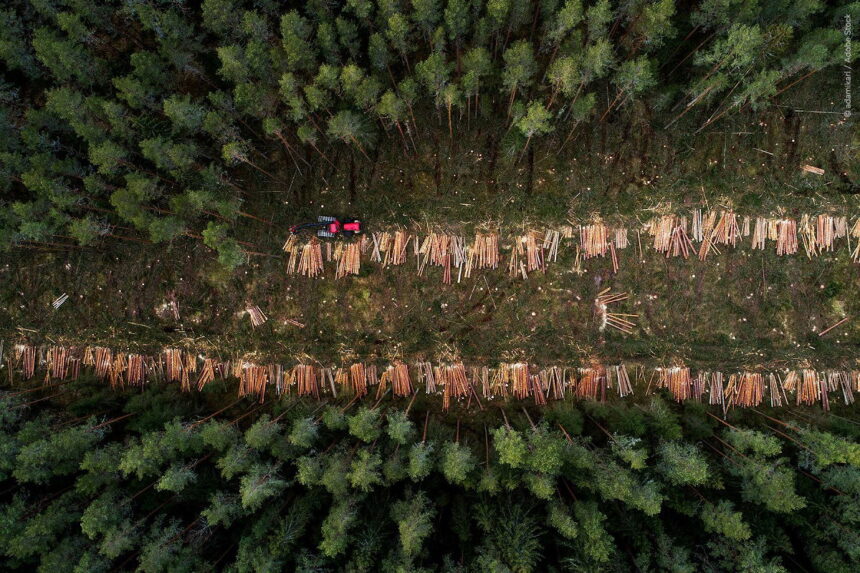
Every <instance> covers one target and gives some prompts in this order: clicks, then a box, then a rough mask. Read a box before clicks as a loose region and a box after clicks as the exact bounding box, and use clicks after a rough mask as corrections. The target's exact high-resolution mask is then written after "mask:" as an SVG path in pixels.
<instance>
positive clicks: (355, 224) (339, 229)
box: [290, 215, 361, 237]
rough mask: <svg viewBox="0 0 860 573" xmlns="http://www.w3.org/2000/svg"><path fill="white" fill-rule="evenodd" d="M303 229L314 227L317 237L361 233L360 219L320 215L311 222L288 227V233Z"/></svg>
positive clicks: (349, 235) (347, 235)
mask: <svg viewBox="0 0 860 573" xmlns="http://www.w3.org/2000/svg"><path fill="white" fill-rule="evenodd" d="M305 229H316V232H317V236H318V237H337V236H338V235H343V236H344V237H351V236H353V235H357V234H359V233H361V221H359V220H358V219H343V220H340V219H337V218H335V217H326V216H324V215H320V216H319V217H317V220H316V221H315V222H312V223H302V224H300V225H293V226H292V227H290V233H292V234H294V235H295V234H296V233H298V232H300V231H303V230H305Z"/></svg>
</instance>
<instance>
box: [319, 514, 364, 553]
mask: <svg viewBox="0 0 860 573" xmlns="http://www.w3.org/2000/svg"><path fill="white" fill-rule="evenodd" d="M356 517H357V515H356V512H355V509H354V508H353V507H352V505H351V504H350V503H349V502H346V501H342V502H339V503H337V504H336V505H333V506H332V508H331V511H330V512H329V514H328V516H327V517H326V518H325V521H323V524H322V541H321V542H320V551H322V552H323V555H326V556H327V557H337V556H338V555H340V554H341V553H343V552H344V551H346V548H347V546H348V544H349V537H348V533H349V529H350V527H352V525H353V523H354V522H355V521H356Z"/></svg>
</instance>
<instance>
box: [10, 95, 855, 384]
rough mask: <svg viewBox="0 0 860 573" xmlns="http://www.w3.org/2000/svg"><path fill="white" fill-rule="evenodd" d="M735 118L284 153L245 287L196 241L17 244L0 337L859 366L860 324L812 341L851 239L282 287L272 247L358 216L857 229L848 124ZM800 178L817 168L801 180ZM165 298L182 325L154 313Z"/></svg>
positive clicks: (245, 350)
mask: <svg viewBox="0 0 860 573" xmlns="http://www.w3.org/2000/svg"><path fill="white" fill-rule="evenodd" d="M631 117H634V118H635V117H637V116H636V114H631ZM743 117H744V118H745V119H743V120H742V119H728V120H726V121H724V122H722V126H721V128H720V129H719V130H716V131H713V130H712V131H708V132H706V133H702V134H701V135H699V136H695V137H693V138H680V136H678V137H674V136H672V135H671V133H674V132H665V131H660V132H655V131H653V130H652V129H650V128H648V122H647V121H645V118H642V120H633V121H631V122H630V123H626V124H624V125H608V124H599V125H598V126H597V127H596V128H594V129H593V130H592V129H589V130H585V129H583V130H582V132H581V133H577V134H574V137H573V138H572V139H571V141H570V143H568V144H567V145H566V146H565V148H563V149H560V150H551V149H546V148H542V147H539V146H538V145H534V144H533V145H532V146H531V147H530V148H529V149H528V150H526V151H525V152H523V151H522V150H513V151H511V150H507V149H506V148H505V141H504V140H502V141H498V140H494V138H493V137H492V136H487V135H485V134H484V133H482V130H481V126H480V122H478V121H472V122H470V124H471V125H469V127H468V133H469V134H471V135H470V136H468V137H466V136H463V137H460V136H459V135H458V136H457V137H455V138H454V139H453V140H449V139H448V137H447V134H445V135H446V137H444V138H443V139H437V138H436V137H438V136H439V134H440V133H444V130H442V131H440V130H439V129H437V127H438V126H432V128H433V129H428V133H426V134H416V136H419V135H420V136H421V137H416V138H414V139H417V140H418V141H420V142H421V143H420V144H419V145H418V149H417V153H416V152H415V150H412V151H409V152H407V151H406V150H404V149H403V148H402V146H401V145H399V139H398V140H395V139H391V140H389V141H388V142H387V144H385V143H384V142H383V144H380V145H379V146H377V147H376V150H377V151H376V153H375V154H374V155H373V156H372V157H371V158H370V161H368V159H366V158H364V157H362V156H361V155H360V154H358V153H351V152H349V151H348V150H346V149H342V150H338V152H337V153H335V154H331V151H330V154H331V156H330V157H329V159H330V160H331V162H332V164H333V165H328V164H327V163H325V162H323V161H320V160H319V158H317V159H316V160H315V161H314V162H313V165H314V166H315V168H317V169H316V170H315V171H313V172H309V171H308V170H307V167H306V166H305V165H304V164H300V165H299V167H300V168H301V169H302V172H301V173H299V172H298V170H297V169H296V168H295V166H294V165H293V163H292V162H290V161H289V159H288V158H287V157H284V159H283V161H282V162H281V165H282V169H281V170H280V171H279V172H277V173H276V176H277V179H278V180H277V181H273V180H271V179H267V178H260V177H257V175H256V174H255V173H253V172H249V173H248V181H247V188H248V189H254V191H253V192H249V194H248V197H247V198H246V204H245V206H244V207H243V208H244V209H245V210H246V211H249V212H251V213H254V214H256V215H257V216H259V217H261V218H265V219H268V220H269V223H268V224H266V223H265V222H261V221H255V220H246V221H245V222H244V223H243V225H244V226H243V227H241V228H240V232H239V236H240V238H241V239H243V240H245V241H247V242H249V243H252V244H253V246H252V247H249V248H251V249H252V250H254V251H257V252H260V253H264V255H255V256H252V257H251V259H250V264H248V265H246V266H244V267H241V268H240V269H239V270H238V271H237V272H234V273H226V272H224V271H223V270H221V269H219V268H218V266H217V264H215V262H214V260H213V257H212V255H211V252H210V251H209V250H208V249H207V248H206V247H204V246H203V245H202V244H201V243H200V242H197V241H192V240H190V239H182V240H178V241H175V242H174V243H172V244H169V245H140V244H133V245H124V244H115V243H114V244H111V245H110V246H109V248H108V249H107V251H105V250H103V249H99V251H98V254H97V255H96V253H95V252H94V251H93V250H92V249H80V250H74V251H69V252H65V253H52V254H41V253H40V254H34V253H33V252H31V251H17V252H13V253H11V254H10V255H8V256H4V260H5V264H4V265H3V267H2V268H0V274H2V277H3V278H2V281H0V282H2V285H3V286H2V288H0V307H2V308H0V331H2V332H3V333H4V334H3V338H6V339H9V338H16V337H17V338H20V337H25V338H30V339H33V340H36V341H66V342H68V343H73V344H84V343H91V344H96V343H101V344H106V345H110V346H112V347H121V348H129V349H132V348H136V349H152V348H157V347H160V346H163V345H180V346H187V347H196V348H200V349H201V350H206V351H208V352H213V353H214V352H217V353H220V354H222V355H237V354H240V355H244V356H247V357H254V356H256V357H260V358H263V357H265V358H269V359H277V358H280V359H284V358H289V357H297V356H302V355H309V356H311V357H314V358H316V359H318V360H321V361H327V362H329V363H337V362H339V361H341V360H348V359H350V358H353V357H358V358H361V359H372V358H374V357H377V358H381V359H392V358H395V357H402V358H408V359H417V358H425V359H438V358H449V357H450V358H459V359H462V360H465V361H477V362H483V363H495V362H499V361H514V360H524V361H529V362H533V363H537V364H556V363H570V362H571V361H574V362H575V361H587V360H591V359H604V360H607V361H610V362H612V361H614V362H617V361H620V360H624V361H633V362H643V363H649V364H652V365H660V364H668V363H671V362H673V361H676V360H680V361H683V362H684V363H686V364H688V365H690V366H693V367H699V368H726V369H740V368H750V369H752V368H759V367H764V368H780V367H783V366H788V365H791V366H798V365H801V364H804V363H806V362H809V363H810V364H814V365H816V366H819V367H822V368H827V367H836V366H838V365H843V364H846V363H848V362H851V363H853V362H854V361H855V359H856V356H857V352H856V351H857V348H858V345H860V321H849V322H848V323H846V324H845V325H843V326H842V327H840V328H839V329H838V330H836V331H834V332H832V333H830V334H829V335H828V336H827V337H823V338H822V337H819V336H818V334H817V332H820V331H821V330H823V329H824V328H826V327H827V326H829V325H831V324H833V323H835V322H837V321H838V320H839V319H841V318H842V317H844V316H858V313H860V301H858V300H857V298H856V296H853V294H852V293H856V292H858V290H857V289H858V287H860V277H858V272H857V269H858V267H857V265H856V264H854V263H852V262H851V257H850V253H849V252H848V248H847V245H846V244H845V243H844V241H842V242H841V243H840V247H839V249H837V250H836V251H834V252H831V253H825V254H823V255H821V256H818V257H815V258H812V259H808V258H807V257H805V256H804V255H803V254H802V252H800V253H798V254H797V255H795V256H789V257H778V256H777V255H776V253H775V252H774V249H773V246H772V243H770V244H769V245H768V248H767V249H766V250H764V251H752V250H750V249H749V246H748V244H747V243H748V241H749V239H748V238H747V239H746V241H745V244H744V245H743V246H739V247H737V248H735V249H726V250H724V251H723V252H722V253H721V254H718V255H711V256H710V257H709V258H708V260H707V261H704V262H702V261H699V260H697V259H695V257H692V258H691V259H690V260H682V259H667V258H665V257H664V256H662V255H660V254H658V253H655V252H654V251H653V250H652V249H650V247H647V246H646V248H645V249H644V250H643V253H642V255H641V258H640V255H639V253H638V248H637V245H636V239H635V235H633V236H632V237H631V246H630V247H629V248H628V249H627V250H625V251H620V252H619V262H620V270H619V272H618V273H617V275H614V274H613V273H612V267H611V263H610V261H609V260H608V259H595V260H589V261H586V262H585V263H584V269H585V272H584V273H581V274H580V273H576V272H574V271H573V261H574V253H573V250H572V248H564V247H562V248H561V250H560V252H559V258H558V262H557V263H554V264H551V265H550V266H549V268H548V270H547V272H546V273H545V274H540V273H535V274H532V275H531V276H530V277H529V279H528V280H526V281H524V280H522V279H519V278H511V277H509V276H508V274H507V272H506V269H504V268H503V266H504V263H505V261H506V258H505V254H506V253H504V252H503V253H502V264H501V265H500V268H499V269H498V270H495V271H479V272H476V273H475V274H474V276H473V277H472V278H470V279H464V280H463V282H462V283H460V284H457V283H456V280H455V283H454V284H452V285H443V284H442V283H441V272H440V271H439V269H429V270H428V271H426V272H425V274H424V276H417V273H416V269H415V262H414V260H412V261H409V262H408V263H407V264H406V265H404V267H402V268H397V269H387V270H385V271H382V270H380V267H379V265H377V264H375V263H364V264H363V265H362V270H361V273H360V275H359V276H356V277H349V278H346V279H341V280H335V279H334V269H333V268H332V266H331V265H329V268H327V270H326V275H325V277H324V278H321V279H307V278H303V277H298V276H290V275H287V274H286V272H285V269H284V264H285V261H284V258H283V257H282V256H281V255H282V253H281V250H280V247H281V245H282V243H283V241H284V240H285V239H286V237H287V234H288V231H287V227H288V226H289V225H290V224H293V223H296V222H300V221H303V220H308V219H312V218H314V217H315V216H316V215H317V214H333V215H339V216H356V217H360V218H361V219H362V220H363V221H365V224H366V227H367V230H368V231H373V230H374V229H379V228H385V229H390V228H392V227H393V226H395V225H400V226H403V227H405V228H409V229H421V230H422V231H424V232H426V231H427V230H429V229H431V228H433V229H444V230H448V231H451V232H457V233H461V234H464V235H466V236H467V237H468V235H469V233H471V232H474V230H475V229H481V228H483V229H490V228H494V229H499V230H500V232H501V234H502V237H511V236H515V235H517V234H520V233H522V232H524V231H525V230H527V229H529V228H536V229H543V228H546V227H548V226H552V225H559V224H564V223H565V221H569V220H573V221H584V220H587V219H588V218H590V217H591V216H592V215H593V214H595V213H597V214H600V216H601V217H603V219H604V220H606V221H608V222H609V223H612V222H614V221H616V222H626V223H629V224H631V226H632V224H636V225H637V226H641V224H642V223H644V222H645V221H647V220H648V219H649V218H650V217H651V216H652V215H653V214H655V213H663V212H682V211H684V212H689V210H691V209H693V208H697V207H703V208H734V209H736V210H737V211H738V212H739V214H741V215H750V216H753V217H755V216H757V215H761V216H764V215H772V214H776V213H785V214H787V215H789V216H793V217H798V218H799V216H800V215H801V214H804V213H806V214H810V215H814V214H818V213H821V212H832V213H839V214H843V215H847V216H849V219H850V220H851V221H853V219H854V217H856V216H857V215H858V214H860V201H858V198H857V195H854V194H853V193H855V192H856V188H852V187H851V186H850V184H849V183H847V181H848V176H847V172H848V170H849V169H851V168H852V165H851V159H850V158H851V156H852V155H851V154H852V149H854V148H855V146H856V143H855V142H853V141H852V140H851V132H850V130H849V129H846V128H845V126H844V125H839V124H836V123H833V122H831V121H830V120H829V119H827V118H824V119H822V118H821V116H817V115H804V114H799V113H793V114H790V115H784V114H782V113H781V112H780V111H774V112H770V113H768V114H764V115H758V116H756V119H755V120H751V119H750V117H751V116H750V115H745V116H743ZM463 127H465V126H461V128H463ZM688 129H689V126H684V127H682V128H680V129H679V131H678V132H677V133H686V132H687V130H688ZM463 131H464V132H465V131H466V129H463ZM433 134H435V136H434V135H433ZM585 150H588V152H586V151H585ZM803 164H811V165H814V166H818V167H821V168H822V169H824V170H825V174H824V175H823V176H817V175H812V174H809V173H805V172H803V171H802V170H801V169H800V167H801V165H803ZM320 166H323V167H324V168H322V169H319V167H320ZM335 166H337V167H335ZM855 168H856V166H855ZM846 190H848V191H850V192H846ZM264 214H266V215H264ZM606 287H611V288H612V289H613V292H629V293H631V298H630V299H629V300H627V301H625V302H624V303H621V305H620V306H619V307H618V311H619V312H627V313H635V314H638V315H639V316H638V318H637V319H636V322H637V327H636V328H635V329H634V332H633V333H632V334H630V335H626V334H622V333H620V332H601V331H600V329H599V328H598V325H597V324H596V321H595V316H594V309H593V301H594V298H595V296H596V294H597V292H599V291H600V290H602V289H604V288H606ZM64 292H65V293H67V294H69V296H70V300H69V301H68V302H67V303H66V304H65V305H63V306H62V307H61V308H60V309H59V310H58V311H56V312H55V311H53V309H52V308H51V306H50V303H51V301H53V300H54V299H55V298H56V297H57V296H59V295H61V294H62V293H64ZM171 292H173V293H175V295H176V297H177V301H178V304H179V309H180V313H181V320H179V321H176V320H174V319H172V318H170V317H167V318H164V317H160V316H159V313H157V312H156V309H157V307H159V306H160V305H162V304H163V303H164V302H165V300H166V297H167V295H168V293H171ZM247 304H254V305H258V306H259V307H260V308H261V309H262V310H263V311H264V312H265V313H266V314H267V315H268V316H269V318H270V320H269V322H267V323H266V324H265V325H263V326H262V327H261V328H257V329H254V328H252V327H251V325H250V322H249V321H248V318H247V316H243V315H242V312H241V311H242V310H243V309H244V308H246V305H247ZM288 319H291V320H295V321H298V322H300V323H302V324H304V328H300V327H297V326H295V325H293V324H291V323H289V322H287V320H288Z"/></svg>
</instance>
